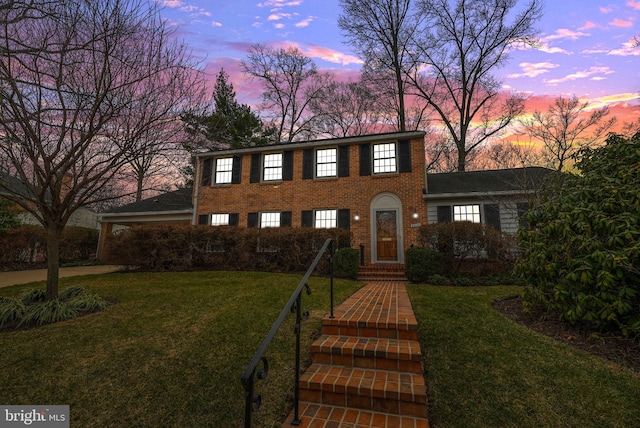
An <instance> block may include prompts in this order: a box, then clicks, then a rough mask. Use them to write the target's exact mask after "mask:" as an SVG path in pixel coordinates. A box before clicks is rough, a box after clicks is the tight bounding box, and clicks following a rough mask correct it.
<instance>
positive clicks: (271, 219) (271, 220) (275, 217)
mask: <svg viewBox="0 0 640 428" xmlns="http://www.w3.org/2000/svg"><path fill="white" fill-rule="evenodd" d="M260 227H261V228H264V227H280V212H263V213H260Z"/></svg>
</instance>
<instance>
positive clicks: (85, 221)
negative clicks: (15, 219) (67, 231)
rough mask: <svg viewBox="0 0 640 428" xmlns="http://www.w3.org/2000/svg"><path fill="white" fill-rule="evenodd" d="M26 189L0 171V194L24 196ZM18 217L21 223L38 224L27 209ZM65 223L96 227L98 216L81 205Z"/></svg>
mask: <svg viewBox="0 0 640 428" xmlns="http://www.w3.org/2000/svg"><path fill="white" fill-rule="evenodd" d="M28 190H29V189H28V188H27V186H25V185H24V183H22V181H20V180H19V179H18V178H16V177H13V176H11V175H8V174H6V173H3V172H0V195H2V194H3V193H5V192H6V193H12V194H18V195H24V196H26V195H27V194H28ZM19 218H20V221H21V222H22V223H23V224H32V225H38V226H39V225H40V222H39V221H38V220H37V219H36V218H35V217H34V216H33V214H31V213H30V212H28V211H25V212H23V213H21V214H19ZM66 225H67V226H77V227H86V228H89V229H98V216H97V214H96V213H95V212H94V211H92V210H90V209H88V208H84V207H81V208H78V209H77V210H75V211H74V212H73V214H71V217H70V218H69V221H67V224H66Z"/></svg>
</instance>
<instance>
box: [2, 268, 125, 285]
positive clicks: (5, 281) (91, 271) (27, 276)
mask: <svg viewBox="0 0 640 428" xmlns="http://www.w3.org/2000/svg"><path fill="white" fill-rule="evenodd" d="M122 269H124V268H123V267H122V266H111V265H107V266H77V267H63V268H60V278H65V277H67V276H79V275H95V274H101V273H111V272H116V271H119V270H122ZM46 279H47V270H46V269H35V270H18V271H14V272H0V287H8V286H10V285H16V284H26V283H27V282H33V281H44V280H46Z"/></svg>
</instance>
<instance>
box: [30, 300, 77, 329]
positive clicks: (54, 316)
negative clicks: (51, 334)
mask: <svg viewBox="0 0 640 428" xmlns="http://www.w3.org/2000/svg"><path fill="white" fill-rule="evenodd" d="M77 316H78V311H76V309H75V308H73V307H72V306H71V305H69V304H68V303H67V302H63V301H61V300H49V301H46V302H38V303H34V304H33V305H30V306H27V308H26V309H25V311H24V314H23V316H22V320H21V321H20V325H36V326H40V325H44V324H53V323H56V322H60V321H67V320H70V319H73V318H75V317H77Z"/></svg>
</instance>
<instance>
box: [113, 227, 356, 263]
mask: <svg viewBox="0 0 640 428" xmlns="http://www.w3.org/2000/svg"><path fill="white" fill-rule="evenodd" d="M327 238H333V239H336V240H337V242H338V245H337V247H338V248H341V247H348V246H350V241H351V235H350V233H349V231H347V230H343V229H312V228H292V227H280V228H266V229H255V228H252V229H244V228H237V227H233V226H217V227H211V226H202V225H196V226H186V225H171V224H166V225H143V226H135V227H132V228H130V229H127V230H125V231H122V232H120V233H117V234H113V235H111V236H109V237H108V238H107V251H106V253H107V254H106V255H105V259H106V261H108V262H109V263H115V264H123V265H129V266H139V267H140V268H142V269H144V270H174V271H180V270H192V269H207V270H253V271H268V272H301V271H305V270H306V269H307V268H308V267H309V265H310V264H311V262H312V261H313V260H314V259H315V257H316V255H317V252H318V250H319V249H320V247H321V246H322V244H324V242H325V241H326V239H327ZM327 259H328V257H325V258H323V259H322V262H321V263H320V264H319V265H318V271H319V272H323V273H327V272H328V263H327Z"/></svg>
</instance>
